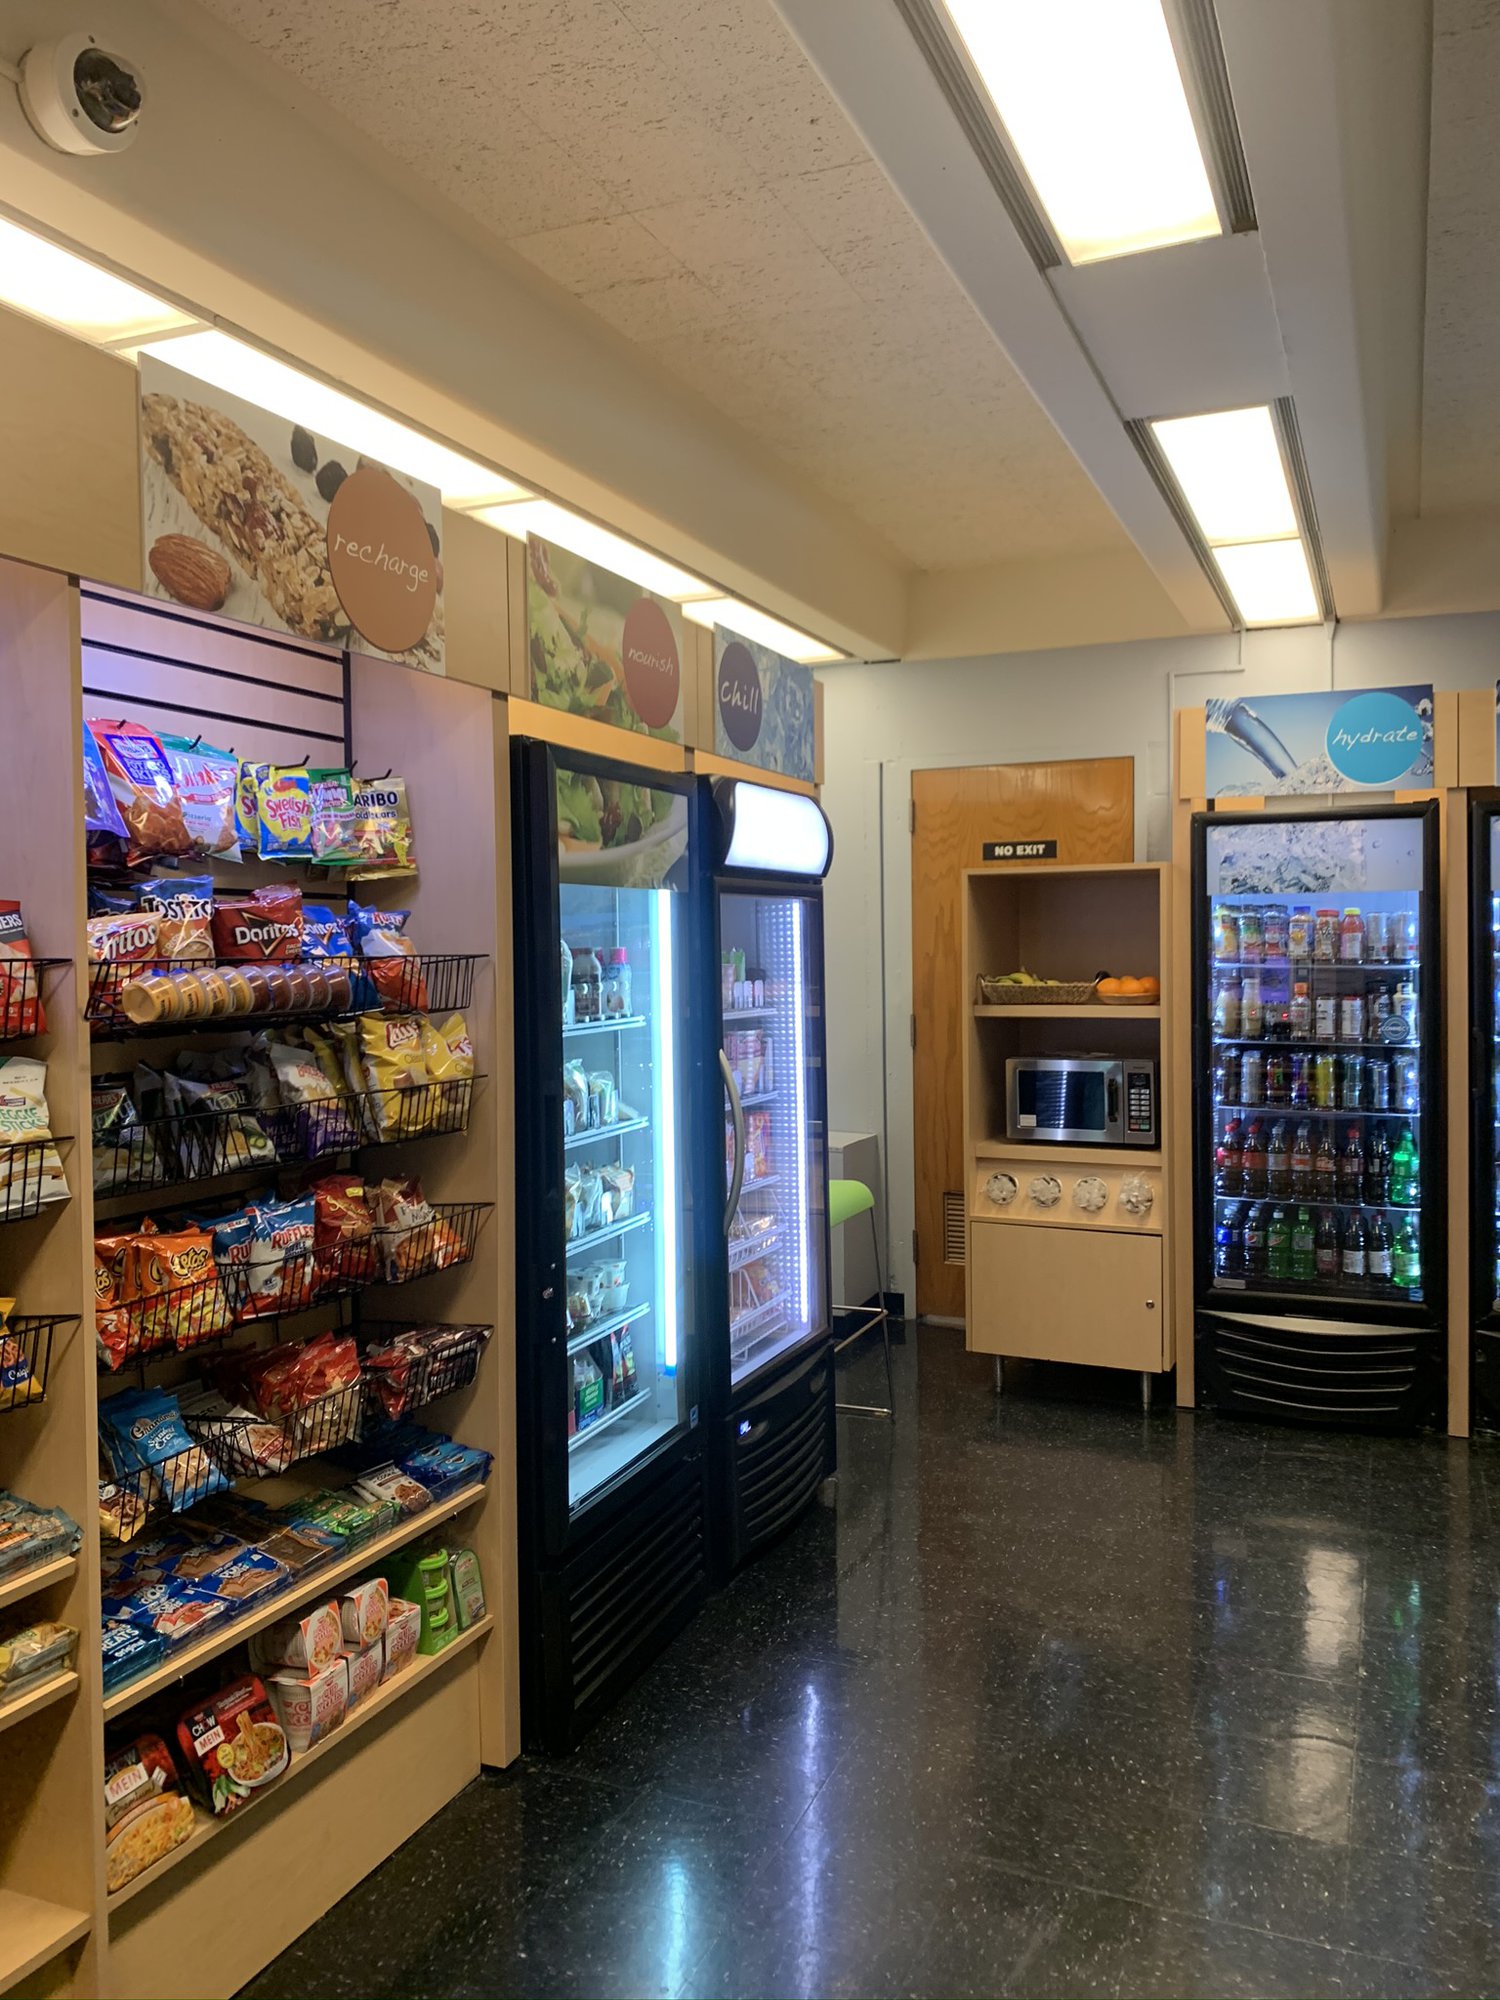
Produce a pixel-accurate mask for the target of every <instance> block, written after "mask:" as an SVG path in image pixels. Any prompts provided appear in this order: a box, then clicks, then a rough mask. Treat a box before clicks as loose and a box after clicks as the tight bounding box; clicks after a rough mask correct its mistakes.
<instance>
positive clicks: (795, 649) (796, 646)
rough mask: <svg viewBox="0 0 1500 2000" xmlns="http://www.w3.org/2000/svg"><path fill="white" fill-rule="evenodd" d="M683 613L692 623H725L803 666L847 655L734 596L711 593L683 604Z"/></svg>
mask: <svg viewBox="0 0 1500 2000" xmlns="http://www.w3.org/2000/svg"><path fill="white" fill-rule="evenodd" d="M682 614H683V616H684V617H685V618H691V619H692V621H693V623H694V624H695V625H723V626H726V627H727V628H728V629H729V631H731V632H737V633H738V634H739V635H740V637H741V638H742V639H752V640H753V641H754V642H755V644H756V645H757V646H768V647H769V648H770V649H771V651H772V652H773V653H780V654H781V656H782V658H783V659H787V660H800V661H801V663H802V664H803V666H807V667H813V666H819V665H822V664H823V663H824V662H826V661H828V660H844V659H847V658H848V657H849V656H848V654H847V653H841V652H839V651H838V650H837V648H836V647H833V646H825V645H824V644H823V643H822V641H821V640H818V639H811V638H809V637H808V635H807V633H806V632H799V631H798V630H797V628H796V626H795V625H783V624H782V622H781V620H780V619H779V618H772V617H770V616H769V615H768V614H767V613H766V612H764V611H757V610H756V609H755V607H754V605H753V604H741V603H740V601H739V599H738V598H737V597H710V598H706V599H704V600H703V601H702V602H701V603H698V604H684V605H683V607H682Z"/></svg>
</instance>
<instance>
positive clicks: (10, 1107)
mask: <svg viewBox="0 0 1500 2000" xmlns="http://www.w3.org/2000/svg"><path fill="white" fill-rule="evenodd" d="M67 1198H68V1183H67V1180H66V1178H65V1177H64V1174H63V1169H62V1161H61V1159H59V1157H58V1153H57V1148H56V1146H54V1145H53V1143H52V1124H51V1119H50V1116H49V1114H48V1111H47V1065H46V1063H45V1062H43V1061H42V1060H41V1058H40V1057H38V1056H6V1057H4V1058H0V1212H3V1211H4V1210H5V1209H6V1208H7V1207H8V1206H14V1207H15V1208H17V1209H18V1210H19V1209H20V1208H21V1207H22V1205H23V1204H24V1205H25V1207H26V1208H30V1207H31V1206H32V1205H33V1204H34V1203H35V1202H38V1201H41V1202H50V1201H66V1200H67Z"/></svg>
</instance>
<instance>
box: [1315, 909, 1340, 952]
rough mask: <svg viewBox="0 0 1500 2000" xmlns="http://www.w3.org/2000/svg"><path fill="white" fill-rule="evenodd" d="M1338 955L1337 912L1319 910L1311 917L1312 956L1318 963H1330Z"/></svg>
mask: <svg viewBox="0 0 1500 2000" xmlns="http://www.w3.org/2000/svg"><path fill="white" fill-rule="evenodd" d="M1338 955H1339V913H1338V911H1337V910H1319V912H1318V914H1317V915H1316V916H1315V917H1314V918H1313V957H1314V958H1315V959H1316V960H1317V961H1318V963H1319V964H1320V965H1332V964H1333V962H1334V960H1335V959H1336V958H1337V957H1338Z"/></svg>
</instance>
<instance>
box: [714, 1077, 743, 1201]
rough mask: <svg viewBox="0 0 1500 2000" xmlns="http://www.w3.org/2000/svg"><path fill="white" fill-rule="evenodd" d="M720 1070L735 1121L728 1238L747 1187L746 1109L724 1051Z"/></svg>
mask: <svg viewBox="0 0 1500 2000" xmlns="http://www.w3.org/2000/svg"><path fill="white" fill-rule="evenodd" d="M719 1070H720V1072H721V1074H722V1076H723V1078H724V1088H725V1089H726V1090H727V1091H728V1093H729V1115H730V1117H731V1118H732V1119H733V1120H734V1175H733V1177H732V1179H731V1180H730V1183H729V1199H728V1201H727V1202H726V1203H725V1204H724V1234H725V1235H726V1236H727V1235H728V1234H729V1228H730V1224H731V1223H732V1222H733V1221H734V1212H735V1210H736V1209H737V1208H738V1207H739V1205H740V1195H741V1193H742V1192H743V1190H744V1186H745V1107H744V1105H743V1104H741V1103H740V1091H739V1085H738V1084H737V1083H736V1082H735V1080H734V1071H733V1070H732V1069H731V1068H730V1067H729V1058H728V1056H726V1055H725V1053H724V1051H723V1050H722V1049H720V1051H719Z"/></svg>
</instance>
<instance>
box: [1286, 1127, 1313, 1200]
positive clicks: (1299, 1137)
mask: <svg viewBox="0 0 1500 2000" xmlns="http://www.w3.org/2000/svg"><path fill="white" fill-rule="evenodd" d="M1291 1171H1292V1193H1293V1194H1294V1195H1297V1196H1300V1197H1301V1199H1302V1200H1304V1201H1305V1200H1306V1199H1307V1198H1308V1196H1309V1195H1310V1194H1311V1193H1312V1191H1313V1142H1312V1120H1311V1119H1309V1118H1304V1119H1303V1120H1302V1123H1301V1124H1300V1125H1299V1126H1298V1127H1297V1131H1296V1135H1295V1136H1294V1138H1293V1140H1292V1162H1291Z"/></svg>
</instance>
